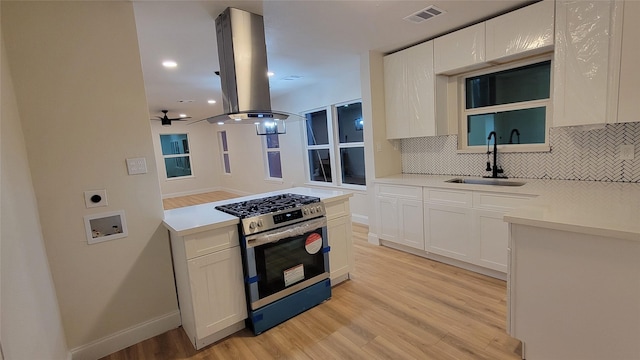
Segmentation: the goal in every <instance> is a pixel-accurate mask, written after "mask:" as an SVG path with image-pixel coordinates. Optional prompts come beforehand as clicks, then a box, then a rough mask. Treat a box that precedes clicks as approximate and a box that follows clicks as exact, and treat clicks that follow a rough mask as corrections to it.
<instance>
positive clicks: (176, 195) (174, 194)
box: [162, 186, 224, 199]
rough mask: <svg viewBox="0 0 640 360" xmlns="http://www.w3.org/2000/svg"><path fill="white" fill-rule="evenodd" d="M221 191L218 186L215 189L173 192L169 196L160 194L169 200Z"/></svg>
mask: <svg viewBox="0 0 640 360" xmlns="http://www.w3.org/2000/svg"><path fill="white" fill-rule="evenodd" d="M221 190H224V189H223V188H222V187H220V186H216V187H212V188H207V189H198V190H189V191H180V192H175V193H171V194H162V198H163V199H170V198H174V197H178V196H188V195H198V194H204V193H208V192H212V191H221Z"/></svg>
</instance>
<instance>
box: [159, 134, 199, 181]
mask: <svg viewBox="0 0 640 360" xmlns="http://www.w3.org/2000/svg"><path fill="white" fill-rule="evenodd" d="M160 146H161V147H162V157H163V158H164V167H165V170H166V172H167V179H171V178H179V177H185V176H191V175H192V173H191V155H190V154H189V139H188V137H187V134H164V135H160Z"/></svg>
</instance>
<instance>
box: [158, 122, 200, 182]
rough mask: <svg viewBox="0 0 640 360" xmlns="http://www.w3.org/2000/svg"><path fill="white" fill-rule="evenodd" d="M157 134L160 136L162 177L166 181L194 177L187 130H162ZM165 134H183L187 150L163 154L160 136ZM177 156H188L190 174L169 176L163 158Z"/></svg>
mask: <svg viewBox="0 0 640 360" xmlns="http://www.w3.org/2000/svg"><path fill="white" fill-rule="evenodd" d="M158 135H159V138H160V155H161V156H162V164H163V167H164V178H165V180H166V181H175V180H184V179H189V178H194V177H195V172H194V170H193V161H192V160H193V157H192V154H191V140H190V138H189V132H188V131H180V132H162V133H160V134H158ZM166 135H185V136H186V138H187V152H185V153H184V154H167V155H165V154H164V153H163V152H162V136H166ZM179 157H188V158H189V170H191V175H184V176H174V177H169V173H168V171H167V163H166V160H165V159H173V158H179Z"/></svg>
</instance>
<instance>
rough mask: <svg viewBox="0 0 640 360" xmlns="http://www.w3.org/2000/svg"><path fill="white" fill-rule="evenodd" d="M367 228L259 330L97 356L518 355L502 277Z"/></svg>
mask: <svg viewBox="0 0 640 360" xmlns="http://www.w3.org/2000/svg"><path fill="white" fill-rule="evenodd" d="M165 206H166V203H165ZM367 231H368V230H367V228H366V227H364V226H359V225H357V224H354V226H353V240H354V253H355V271H354V273H353V278H352V279H351V280H348V281H346V282H345V283H343V284H340V285H338V286H336V287H334V288H333V293H332V298H331V299H330V300H329V301H327V302H325V303H323V304H320V305H318V306H316V307H314V308H312V309H310V310H308V311H307V312H304V313H302V314H300V315H298V316H296V317H295V318H293V319H290V320H288V321H286V322H285V323H283V324H280V325H278V326H276V327H274V328H272V329H270V330H268V331H266V332H265V333H263V334H261V335H259V336H253V334H252V333H251V332H250V331H248V330H246V329H245V330H243V331H240V332H238V333H236V334H234V335H232V336H230V337H228V338H226V339H223V340H221V341H219V342H218V343H216V344H213V345H211V346H209V347H207V348H205V349H203V350H201V351H195V350H194V349H193V347H192V345H191V343H190V342H189V340H188V339H187V337H186V335H185V334H184V331H183V330H182V328H178V329H175V330H171V331H169V332H167V333H164V334H162V335H159V336H156V337H154V338H152V339H149V340H146V341H143V342H141V343H139V344H136V345H134V346H131V347H129V348H126V349H124V350H122V351H119V352H117V353H115V354H112V355H110V356H108V357H105V358H104V360H121V359H140V360H143V359H260V360H264V359H318V360H325V359H436V360H448V359H492V360H499V359H520V356H519V353H520V351H521V350H520V346H521V345H520V342H519V341H517V340H515V339H513V338H511V337H509V336H508V335H507V334H506V333H505V319H506V314H505V312H506V286H505V282H504V281H500V280H496V279H493V278H489V277H486V276H482V275H478V274H475V273H472V272H469V271H466V270H462V269H459V268H456V267H453V266H449V265H445V264H442V263H438V262H435V261H431V260H427V259H424V258H421V257H418V256H414V255H411V254H407V253H403V252H400V251H396V250H393V249H389V248H385V247H381V246H374V245H371V244H369V243H367V241H366V239H367Z"/></svg>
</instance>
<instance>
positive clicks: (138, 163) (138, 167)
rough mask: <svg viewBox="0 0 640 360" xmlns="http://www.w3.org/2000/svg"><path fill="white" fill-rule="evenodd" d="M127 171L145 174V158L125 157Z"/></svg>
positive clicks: (132, 173) (133, 173)
mask: <svg viewBox="0 0 640 360" xmlns="http://www.w3.org/2000/svg"><path fill="white" fill-rule="evenodd" d="M127 171H128V172H129V175H137V174H146V173H147V160H146V159H145V158H143V157H140V158H131V159H127Z"/></svg>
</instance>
